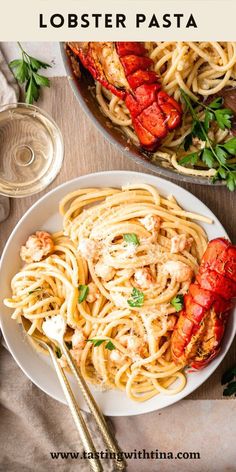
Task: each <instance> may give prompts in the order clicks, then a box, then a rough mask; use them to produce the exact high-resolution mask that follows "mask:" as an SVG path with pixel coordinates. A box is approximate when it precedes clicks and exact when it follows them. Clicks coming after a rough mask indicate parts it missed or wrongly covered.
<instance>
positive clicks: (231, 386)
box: [221, 366, 236, 397]
mask: <svg viewBox="0 0 236 472" xmlns="http://www.w3.org/2000/svg"><path fill="white" fill-rule="evenodd" d="M235 378H236V366H234V367H231V368H230V369H228V370H227V371H226V372H225V373H224V374H223V375H222V379H221V385H225V384H227V386H226V387H225V389H224V391H223V395H224V396H225V397H230V396H231V395H234V396H236V380H234V379H235Z"/></svg>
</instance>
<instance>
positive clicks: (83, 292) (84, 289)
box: [78, 285, 89, 303]
mask: <svg viewBox="0 0 236 472" xmlns="http://www.w3.org/2000/svg"><path fill="white" fill-rule="evenodd" d="M88 293H89V286H88V285H79V297H78V302H79V303H82V302H84V300H86V298H87V296H88Z"/></svg>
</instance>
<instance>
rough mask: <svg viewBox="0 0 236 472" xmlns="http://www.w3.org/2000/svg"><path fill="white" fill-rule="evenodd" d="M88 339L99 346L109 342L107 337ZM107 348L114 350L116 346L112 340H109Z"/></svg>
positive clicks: (95, 345)
mask: <svg viewBox="0 0 236 472" xmlns="http://www.w3.org/2000/svg"><path fill="white" fill-rule="evenodd" d="M87 341H90V342H91V343H93V345H94V347H98V346H101V344H102V343H104V342H107V339H87ZM105 349H108V350H109V351H113V349H115V346H114V344H113V343H112V341H108V342H107V343H106V345H105Z"/></svg>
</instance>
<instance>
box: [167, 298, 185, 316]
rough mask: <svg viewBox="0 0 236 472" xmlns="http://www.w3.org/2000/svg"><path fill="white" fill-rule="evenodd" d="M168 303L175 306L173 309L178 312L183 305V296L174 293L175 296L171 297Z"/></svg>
mask: <svg viewBox="0 0 236 472" xmlns="http://www.w3.org/2000/svg"><path fill="white" fill-rule="evenodd" d="M170 303H171V305H172V306H173V307H174V308H175V311H177V313H178V312H179V311H181V310H182V308H183V306H184V296H183V295H181V294H179V295H176V297H174V298H172V300H171V302H170Z"/></svg>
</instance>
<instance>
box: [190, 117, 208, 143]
mask: <svg viewBox="0 0 236 472" xmlns="http://www.w3.org/2000/svg"><path fill="white" fill-rule="evenodd" d="M192 135H193V136H194V137H196V138H198V139H200V140H201V141H205V139H206V136H205V133H204V127H203V122H202V121H195V122H194V123H193V128H192Z"/></svg>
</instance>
